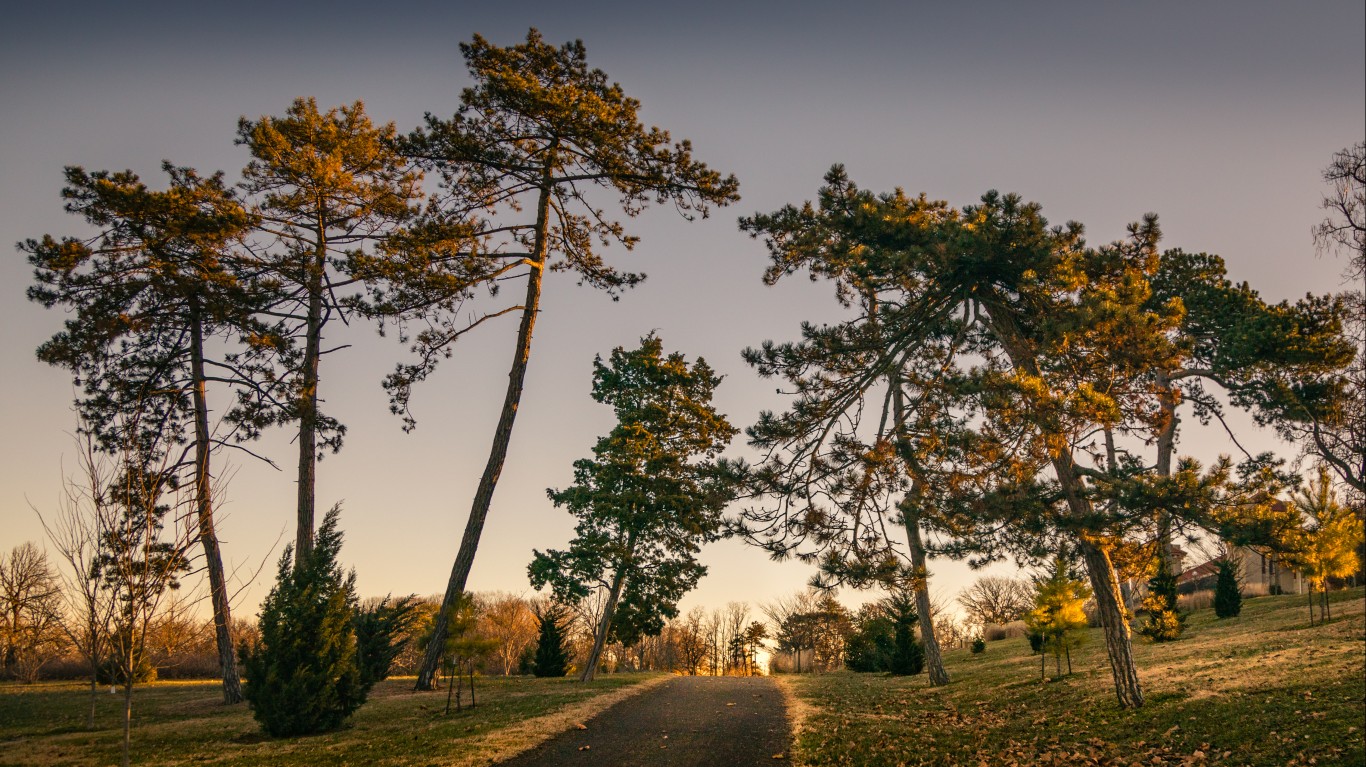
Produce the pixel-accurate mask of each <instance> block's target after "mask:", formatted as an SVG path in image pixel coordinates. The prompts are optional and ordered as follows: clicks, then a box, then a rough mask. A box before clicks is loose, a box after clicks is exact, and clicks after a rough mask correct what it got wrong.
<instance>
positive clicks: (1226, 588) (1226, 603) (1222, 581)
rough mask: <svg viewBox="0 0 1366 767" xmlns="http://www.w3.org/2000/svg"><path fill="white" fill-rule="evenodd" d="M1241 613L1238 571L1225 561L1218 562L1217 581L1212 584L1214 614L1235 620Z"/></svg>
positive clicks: (1241, 602)
mask: <svg viewBox="0 0 1366 767" xmlns="http://www.w3.org/2000/svg"><path fill="white" fill-rule="evenodd" d="M1242 611H1243V594H1242V591H1241V590H1240V589H1239V587H1238V569H1237V567H1235V566H1234V564H1233V563H1232V562H1230V561H1228V560H1227V559H1224V560H1220V562H1219V579H1218V580H1217V581H1215V584H1214V614H1215V615H1217V616H1219V617H1220V618H1236V617H1238V614H1239V613H1241V612H1242Z"/></svg>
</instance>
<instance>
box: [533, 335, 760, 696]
mask: <svg viewBox="0 0 1366 767" xmlns="http://www.w3.org/2000/svg"><path fill="white" fill-rule="evenodd" d="M720 381H721V379H720V377H719V376H717V375H715V374H714V373H713V372H712V370H711V368H710V367H708V366H707V363H706V361H705V360H702V359H698V360H697V361H696V362H695V363H693V364H692V365H689V364H688V362H687V360H686V359H685V358H684V357H683V355H682V354H679V353H677V352H675V353H672V354H665V353H664V351H663V343H662V342H661V341H660V339H659V338H658V337H657V336H654V335H650V336H647V337H645V338H643V339H641V345H640V348H639V349H632V350H627V349H624V348H621V347H618V348H616V349H615V350H613V351H612V355H611V358H610V359H609V360H608V361H607V362H604V361H603V360H602V358H601V357H599V358H598V359H597V360H596V361H595V362H594V372H593V398H594V399H595V400H597V401H599V402H602V403H604V404H607V405H611V406H612V408H613V409H614V410H615V411H616V414H617V425H616V427H615V428H613V429H612V431H611V432H610V433H609V434H607V435H606V436H604V437H602V438H601V439H599V440H598V441H597V444H596V445H594V447H593V457H592V458H584V459H580V460H578V461H575V462H574V484H573V485H572V486H570V487H568V488H566V489H564V490H551V491H547V492H548V493H549V495H550V498H551V500H552V501H554V502H555V505H556V506H561V507H564V508H566V509H568V511H569V513H570V514H573V515H574V516H575V517H577V518H578V520H579V522H578V524H577V525H576V526H575V537H574V540H572V541H571V542H570V544H569V548H568V549H566V550H564V551H556V550H550V551H546V552H540V551H537V552H535V558H534V559H533V560H532V562H531V565H530V566H529V567H528V568H527V570H528V573H529V575H530V577H531V583H532V585H533V586H535V587H536V588H541V587H544V586H546V585H549V586H550V587H551V588H552V589H553V590H554V593H555V597H556V599H558V600H560V601H564V602H568V601H572V600H577V599H582V598H584V597H586V596H588V595H589V594H590V593H591V591H592V590H593V589H594V588H597V587H599V585H600V584H601V585H602V586H605V587H606V590H607V599H606V601H605V602H604V603H603V610H602V617H601V619H600V620H599V621H598V625H597V626H595V627H593V628H594V634H593V646H592V650H591V651H590V652H589V655H588V659H587V660H586V661H585V663H584V669H583V680H584V681H585V682H588V681H592V680H593V675H594V674H595V673H596V670H597V665H598V659H599V657H600V656H601V653H602V648H603V646H604V644H605V643H606V642H607V640H608V638H609V636H610V637H612V638H614V639H616V640H617V641H621V642H623V643H624V644H626V645H627V646H630V645H633V644H635V642H636V641H637V640H639V639H640V638H641V637H644V636H654V635H657V634H658V633H659V632H660V631H661V630H662V629H663V628H664V624H665V622H666V621H667V620H668V619H670V618H674V617H676V616H677V615H678V600H679V599H680V598H682V596H683V595H684V594H686V593H687V592H688V591H689V590H690V589H692V588H693V586H695V585H696V584H697V581H698V580H699V579H700V578H701V577H702V576H703V575H704V574H705V573H706V567H704V566H703V565H701V564H699V563H698V561H697V553H698V552H699V551H700V550H701V547H702V544H704V543H707V542H709V541H714V540H716V539H717V538H718V537H719V536H720V533H721V528H722V523H723V519H722V511H723V509H724V508H725V505H726V503H727V502H728V501H729V500H730V499H731V497H732V495H733V493H732V490H731V486H730V483H729V482H728V481H727V480H726V478H725V477H723V476H721V475H720V473H719V472H718V471H717V470H716V466H715V461H716V457H717V455H718V454H719V453H720V452H721V451H722V450H724V449H725V447H726V444H727V443H729V442H730V439H731V437H732V436H734V434H735V432H736V430H735V428H734V427H732V426H731V425H730V423H729V422H727V421H726V419H725V417H724V416H722V415H721V414H719V413H717V412H716V410H715V409H714V408H713V407H712V405H711V399H712V394H713V392H715V390H716V386H717V384H718V383H720Z"/></svg>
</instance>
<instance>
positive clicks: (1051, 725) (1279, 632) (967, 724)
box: [784, 588, 1366, 767]
mask: <svg viewBox="0 0 1366 767" xmlns="http://www.w3.org/2000/svg"><path fill="white" fill-rule="evenodd" d="M1332 597H1333V602H1332V609H1333V614H1334V617H1333V619H1332V620H1331V621H1330V622H1329V623H1327V624H1326V625H1315V626H1313V627H1312V628H1311V627H1310V626H1309V620H1308V612H1307V608H1306V607H1305V600H1306V598H1305V597H1292V596H1283V597H1262V598H1258V599H1250V600H1246V601H1244V602H1243V613H1242V615H1241V616H1240V617H1238V618H1234V619H1230V620H1222V621H1221V620H1218V619H1216V618H1215V617H1214V611H1213V610H1199V611H1196V612H1193V613H1191V615H1190V617H1189V619H1188V621H1187V623H1186V632H1185V634H1184V635H1183V637H1182V638H1181V639H1180V640H1179V641H1176V642H1171V643H1167V644H1160V645H1159V644H1153V643H1151V642H1149V641H1147V640H1145V639H1142V638H1140V637H1135V639H1134V654H1135V656H1136V658H1137V662H1138V669H1139V678H1140V679H1141V680H1142V684H1143V691H1144V695H1145V697H1146V700H1147V702H1146V704H1145V705H1144V706H1143V708H1141V709H1138V710H1136V711H1124V710H1121V709H1120V708H1119V707H1118V705H1117V703H1116V701H1115V695H1114V687H1113V682H1112V681H1111V677H1110V668H1109V663H1108V661H1107V659H1106V655H1105V640H1104V637H1103V636H1102V635H1101V634H1100V630H1099V629H1093V630H1092V631H1091V632H1090V636H1089V637H1088V641H1087V643H1086V645H1085V646H1084V647H1083V648H1081V650H1080V651H1074V652H1073V654H1072V667H1073V669H1074V670H1075V671H1076V673H1075V674H1074V675H1073V676H1071V677H1067V678H1064V679H1059V680H1054V681H1046V682H1043V681H1040V678H1039V658H1038V656H1037V655H1033V656H1031V655H1030V652H1029V645H1028V643H1027V642H1026V640H1025V639H1024V638H1016V639H1007V640H1003V641H999V642H990V643H988V644H987V650H986V652H985V653H983V654H981V655H972V654H970V653H969V652H968V651H966V650H953V651H950V652H949V653H947V655H946V656H945V666H946V668H947V670H948V672H949V675H950V677H951V678H952V680H953V681H952V683H951V684H950V685H948V686H947V687H943V688H931V687H929V686H928V682H927V680H926V678H925V676H924V675H920V676H917V677H901V678H896V677H889V676H882V675H875V674H853V673H848V672H840V673H834V674H825V675H820V676H799V677H785V678H784V679H785V682H786V684H788V685H789V689H790V690H791V691H792V693H793V694H794V695H795V698H796V700H797V708H798V709H799V711H798V715H799V719H804V721H803V723H802V724H801V725H800V732H799V735H798V739H797V749H796V754H795V756H796V757H797V760H798V761H799V763H801V764H806V765H813V766H814V765H869V766H870V767H871V766H872V765H877V766H878V767H883V766H886V767H891V766H893V765H922V764H923V765H953V764H964V765H974V766H975V765H979V764H981V765H1204V764H1221V765H1266V766H1267V767H1273V766H1274V767H1286V766H1289V765H1311V764H1316V765H1354V766H1360V765H1366V747H1364V743H1366V732H1363V730H1364V729H1366V702H1364V701H1366V643H1363V640H1366V623H1364V621H1366V619H1364V618H1363V607H1364V606H1366V594H1364V593H1363V590H1362V589H1360V588H1357V589H1352V590H1349V591H1342V592H1337V593H1335V594H1333V595H1332ZM1063 670H1064V672H1065V671H1066V666H1065V665H1064V667H1063ZM1048 673H1049V675H1050V676H1052V674H1053V661H1052V658H1051V657H1050V658H1049V660H1048ZM803 714H804V716H803Z"/></svg>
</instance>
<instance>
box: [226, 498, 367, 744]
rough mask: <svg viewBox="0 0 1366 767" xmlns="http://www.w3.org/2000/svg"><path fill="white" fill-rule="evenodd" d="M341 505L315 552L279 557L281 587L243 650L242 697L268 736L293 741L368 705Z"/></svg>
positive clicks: (290, 551) (332, 726) (266, 604)
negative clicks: (343, 560) (255, 639)
mask: <svg viewBox="0 0 1366 767" xmlns="http://www.w3.org/2000/svg"><path fill="white" fill-rule="evenodd" d="M338 515H339V509H338V507H335V506H334V507H333V508H332V510H331V511H329V512H327V514H326V515H325V516H324V517H323V523H322V525H321V526H320V527H319V528H318V533H317V537H316V539H315V543H314V546H313V547H312V549H311V550H310V551H308V552H306V553H305V554H303V555H301V556H300V557H299V559H300V560H301V561H300V562H299V563H298V565H297V567H296V566H295V565H294V563H293V559H294V550H293V546H286V547H285V553H284V555H283V556H282V557H281V558H280V567H279V573H278V575H277V579H276V582H275V587H274V588H273V589H271V591H270V594H269V595H267V596H266V600H265V602H264V603H263V605H262V608H261V620H260V624H259V625H260V630H261V638H260V641H259V643H257V644H256V645H255V646H253V647H249V648H245V649H244V650H243V652H242V665H243V670H244V671H245V676H246V685H245V687H244V689H243V693H244V695H245V696H246V699H247V703H248V704H249V705H250V706H251V709H252V714H253V715H254V716H255V717H256V721H258V722H260V723H261V727H262V729H264V730H265V731H266V733H267V734H269V735H271V736H273V737H277V738H284V737H293V736H298V735H309V734H313V733H318V732H327V731H329V730H335V729H337V728H338V727H341V725H342V723H343V722H345V721H346V719H347V717H349V716H351V714H353V713H355V711H356V709H358V708H360V706H361V704H363V703H365V697H366V694H367V693H368V692H369V689H370V685H371V684H373V681H374V680H373V679H367V678H366V674H364V673H363V672H362V670H361V663H360V654H359V652H358V651H357V645H356V631H355V612H356V593H355V581H356V575H355V573H354V572H351V573H343V572H342V568H341V564H340V563H339V562H338V561H337V555H338V554H339V553H341V546H342V533H341V531H340V530H338V529H337V519H338Z"/></svg>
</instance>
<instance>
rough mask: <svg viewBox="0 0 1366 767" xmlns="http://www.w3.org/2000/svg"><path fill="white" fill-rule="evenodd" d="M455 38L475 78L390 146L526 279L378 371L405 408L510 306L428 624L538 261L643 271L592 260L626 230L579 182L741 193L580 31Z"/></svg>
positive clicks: (506, 270)
mask: <svg viewBox="0 0 1366 767" xmlns="http://www.w3.org/2000/svg"><path fill="white" fill-rule="evenodd" d="M460 51H461V53H462V54H463V56H464V58H465V63H466V65H467V66H468V68H469V71H470V76H471V78H472V80H473V85H472V86H471V87H469V88H466V89H465V90H464V91H463V92H462V94H461V97H460V109H459V111H458V112H456V114H455V115H453V116H452V117H451V118H450V119H449V120H441V119H439V118H438V117H436V116H433V115H429V116H428V117H427V125H426V129H425V130H419V131H416V132H414V133H413V134H411V135H409V136H408V137H406V138H405V139H403V140H402V141H400V148H401V150H402V151H403V152H404V153H405V154H406V155H408V156H409V157H410V158H412V159H414V160H415V161H416V162H417V163H418V165H419V166H420V167H423V168H425V169H429V170H435V171H437V172H438V173H440V174H441V176H442V178H443V179H444V180H445V181H446V182H447V188H448V189H449V190H450V192H451V194H450V196H449V197H448V198H446V199H443V200H442V201H441V204H442V209H443V210H444V211H445V212H446V213H447V214H448V215H450V216H451V217H453V218H456V219H461V220H465V219H467V218H473V217H478V216H482V217H485V218H486V219H487V221H486V222H485V226H484V227H483V228H482V229H480V232H479V239H480V243H479V244H480V247H479V249H478V250H479V253H480V255H481V257H482V258H483V259H485V260H486V261H487V262H488V265H487V267H486V268H481V269H476V270H475V271H477V272H479V273H481V274H482V275H483V276H484V277H486V278H487V279H488V280H489V281H490V284H496V283H495V282H493V281H494V280H507V279H511V278H513V277H515V276H521V275H525V276H526V292H525V294H524V297H523V298H522V300H521V301H520V302H516V303H514V304H513V305H512V306H509V307H506V308H502V309H494V310H492V311H489V312H487V313H485V314H482V315H480V316H477V317H475V318H474V319H472V320H470V321H468V322H466V320H467V319H468V318H469V315H468V314H467V313H465V312H442V313H440V315H439V316H429V317H428V318H427V320H428V321H427V323H426V324H427V326H426V327H425V328H424V331H423V332H422V333H421V334H419V336H417V337H416V338H415V339H414V342H415V343H414V346H415V351H417V353H418V356H419V358H420V359H421V360H422V362H420V363H418V364H415V365H400V366H399V368H398V370H397V371H395V373H394V374H393V375H392V376H390V377H389V379H388V381H387V382H386V386H387V388H388V389H389V391H390V395H391V397H392V406H393V408H394V409H395V411H396V412H401V413H404V414H407V413H408V399H409V395H410V392H411V389H412V386H413V384H415V383H417V382H418V381H421V380H422V379H424V378H425V377H427V376H428V375H430V374H431V373H432V371H433V370H434V369H435V367H436V364H435V363H436V361H437V360H440V359H442V358H444V357H445V356H448V355H449V350H450V347H451V345H452V344H454V343H455V342H456V341H457V339H459V338H460V337H461V336H463V335H464V334H465V333H466V332H468V331H469V330H472V329H473V328H474V327H475V326H477V325H479V324H482V323H483V322H484V321H485V320H488V319H492V318H494V317H498V316H501V315H503V314H507V313H511V312H519V313H520V314H521V325H520V327H519V328H518V331H517V341H516V350H515V352H514V354H513V363H512V369H511V370H510V371H509V373H508V386H507V393H506V395H505V398H504V400H503V407H502V411H501V413H500V415H499V418H498V425H497V427H496V429H495V431H494V437H493V445H492V447H491V449H490V450H489V457H488V462H487V464H486V465H485V468H484V474H483V477H482V478H481V479H480V481H479V487H478V489H477V490H476V491H475V496H474V500H473V503H472V504H471V508H470V515H469V519H468V520H467V522H466V524H465V532H464V534H463V535H462V537H461V540H460V549H459V551H458V552H457V553H456V557H455V562H454V563H453V564H452V566H451V575H450V579H449V580H448V582H447V584H446V594H445V597H444V598H443V600H442V605H441V618H439V619H438V620H437V623H436V626H437V631H438V633H439V632H441V631H444V630H445V623H444V621H445V618H446V616H447V615H448V614H449V613H450V611H451V610H452V609H453V607H454V603H455V600H456V598H457V597H458V596H459V595H460V594H461V593H462V592H463V591H464V590H465V582H466V580H468V578H469V573H470V568H471V567H473V565H474V556H475V553H476V552H477V550H478V547H479V538H480V536H481V534H482V533H483V528H484V522H485V520H486V519H487V517H488V513H489V509H490V507H491V506H492V503H493V492H494V489H495V488H496V486H497V483H498V478H499V476H500V475H501V474H502V471H503V463H504V461H505V460H506V458H507V451H508V444H509V440H510V439H511V436H512V429H513V424H514V422H515V420H516V416H517V412H518V404H519V403H520V402H521V398H522V389H523V382H524V380H525V378H526V371H527V363H528V360H529V358H530V355H531V338H532V332H533V330H534V328H535V323H536V319H537V317H538V316H539V315H540V313H541V309H540V300H541V290H542V278H543V277H544V275H545V273H546V271H547V270H548V269H549V270H564V271H571V272H574V273H575V276H576V277H578V278H579V281H580V283H581V284H587V285H590V286H592V287H594V288H598V289H601V290H604V291H607V292H608V293H609V294H612V295H613V296H616V295H618V294H619V293H620V292H621V291H622V290H625V289H628V288H630V287H632V286H634V285H636V284H638V283H639V282H640V281H641V280H643V279H644V278H645V275H643V274H636V273H631V272H624V271H620V270H618V269H616V268H614V267H612V266H611V265H609V264H608V263H606V261H604V259H603V257H602V254H601V247H602V246H606V245H607V244H608V243H611V242H616V243H619V244H620V245H621V246H622V247H623V248H625V249H628V250H629V249H630V248H632V247H634V246H635V244H636V242H637V241H638V238H637V237H635V236H632V235H630V234H628V233H627V230H626V227H625V225H624V224H623V223H622V222H621V221H618V220H613V218H612V217H611V216H612V214H611V211H610V210H608V209H604V208H602V207H598V206H597V205H595V204H593V203H591V202H589V200H590V199H591V198H592V197H591V195H592V194H595V193H596V192H597V191H601V192H602V193H603V194H604V195H606V196H607V197H611V198H615V199H617V200H618V201H619V202H620V210H621V211H622V212H623V213H624V214H625V215H626V216H635V215H637V214H638V213H640V211H641V210H643V209H644V208H645V207H647V206H648V205H650V204H651V203H655V204H671V205H672V206H673V207H674V209H675V210H677V211H679V212H680V213H681V214H683V215H684V216H685V217H688V218H692V217H693V216H695V215H702V216H706V215H707V213H708V212H709V211H710V209H711V208H712V206H721V205H727V204H729V203H731V202H734V201H736V200H738V199H739V193H738V189H739V182H737V181H736V180H735V177H734V176H722V175H721V174H719V173H717V172H716V171H714V170H711V169H710V168H708V167H707V165H706V164H705V163H702V162H699V161H697V160H695V159H694V158H693V154H692V146H691V145H690V144H689V142H687V141H686V140H685V141H677V142H676V141H674V140H673V139H672V138H671V137H670V135H669V133H668V132H667V131H664V130H661V129H659V128H655V127H651V128H646V127H645V125H643V124H642V123H641V122H640V119H639V116H638V111H639V108H640V103H639V102H638V101H636V100H635V99H633V98H630V97H628V96H627V95H626V94H625V93H624V92H623V90H622V88H621V86H619V85H617V84H616V83H611V82H610V81H609V80H608V79H607V74H606V73H605V72H603V71H602V70H600V69H590V68H589V66H588V61H587V53H586V51H585V49H584V45H583V43H582V42H573V43H568V44H565V45H563V46H560V47H558V48H557V47H555V46H553V45H549V44H547V43H546V42H545V41H544V40H543V39H542V37H541V35H540V33H539V32H537V31H536V30H535V29H532V30H530V31H528V33H527V37H526V42H525V43H522V44H519V45H513V46H508V47H500V46H497V45H493V44H492V43H490V42H489V41H488V40H486V39H484V38H483V37H480V36H478V35H476V36H475V37H474V39H473V40H472V41H471V42H469V43H462V44H461V45H460ZM590 190H592V191H590ZM410 425H411V422H410ZM429 649H431V652H429V653H428V655H427V656H426V657H424V658H423V662H422V668H421V670H420V671H419V672H418V679H417V685H416V686H417V688H418V689H420V690H421V689H430V688H431V685H432V679H433V676H434V674H435V673H436V668H437V663H436V658H435V655H434V654H433V653H435V652H436V649H435V648H429Z"/></svg>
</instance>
